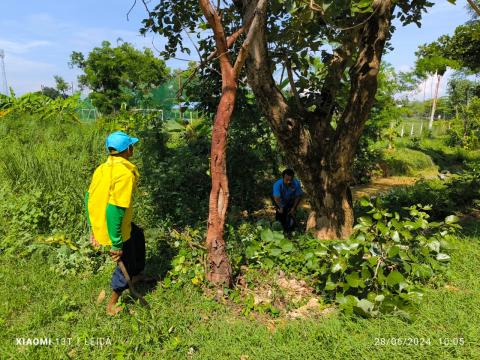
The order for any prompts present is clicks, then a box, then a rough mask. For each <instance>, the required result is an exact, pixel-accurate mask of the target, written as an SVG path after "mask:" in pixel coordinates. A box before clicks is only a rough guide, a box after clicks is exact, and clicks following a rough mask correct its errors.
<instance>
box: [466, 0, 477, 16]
mask: <svg viewBox="0 0 480 360" xmlns="http://www.w3.org/2000/svg"><path fill="white" fill-rule="evenodd" d="M467 2H468V3H469V4H470V6H471V7H472V9H473V10H474V11H475V12H476V13H477V15H478V16H480V7H478V5H477V4H476V3H475V1H473V0H467Z"/></svg>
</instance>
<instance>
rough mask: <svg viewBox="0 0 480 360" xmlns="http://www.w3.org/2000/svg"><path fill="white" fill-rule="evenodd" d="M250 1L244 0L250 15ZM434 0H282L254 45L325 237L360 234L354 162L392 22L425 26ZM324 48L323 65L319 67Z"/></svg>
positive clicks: (266, 99)
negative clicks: (281, 78) (281, 72)
mask: <svg viewBox="0 0 480 360" xmlns="http://www.w3.org/2000/svg"><path fill="white" fill-rule="evenodd" d="M250 2H251V0H243V1H242V2H241V3H242V4H241V5H242V7H241V9H240V11H241V12H242V14H243V16H244V19H247V18H248V17H249V9H250V8H251V5H250ZM432 5H433V4H432V3H430V2H428V1H390V0H384V1H379V0H375V1H364V0H360V1H320V0H317V1H313V0H308V1H303V2H299V1H274V2H272V4H271V6H270V12H269V16H268V17H267V18H266V19H264V23H263V24H262V26H261V27H260V28H261V30H262V31H261V32H260V33H259V34H258V35H257V36H256V37H255V41H254V42H253V43H252V44H251V47H250V54H251V56H250V58H249V59H248V60H247V77H248V83H249V84H250V86H251V88H252V90H253V92H254V94H255V97H256V100H257V102H258V104H259V107H260V108H261V109H262V111H263V114H264V115H265V117H266V118H267V120H268V122H269V124H270V126H271V128H272V130H273V132H274V133H275V136H276V138H277V140H278V143H279V145H280V146H281V148H282V149H283V151H284V152H285V154H286V157H287V159H288V161H289V165H290V166H293V167H294V168H295V169H296V170H297V172H298V174H299V177H300V178H301V180H302V183H303V185H304V188H305V189H306V190H307V193H308V196H309V199H310V203H311V206H312V210H313V211H312V213H311V214H310V217H309V220H308V224H307V227H308V229H312V230H313V231H314V232H315V234H316V236H317V237H318V238H320V239H339V238H340V239H344V238H347V237H348V236H349V235H350V234H351V232H352V227H353V223H354V218H353V209H352V196H351V192H350V188H349V185H350V183H351V180H352V169H351V168H352V161H353V158H354V155H355V152H356V149H357V145H358V143H359V140H360V137H361V134H362V131H363V128H364V125H365V123H366V121H367V119H368V116H369V112H370V110H371V108H372V106H373V104H374V99H375V93H376V90H377V85H378V83H377V76H378V73H379V69H380V64H381V59H382V55H383V53H384V51H385V45H386V44H387V41H388V39H389V37H390V35H391V33H392V31H393V30H394V27H393V26H392V20H393V19H394V18H395V17H396V18H398V19H399V20H400V21H401V22H402V23H403V24H404V25H406V24H409V23H416V24H417V25H419V24H420V21H421V16H422V13H423V11H424V10H425V9H426V8H428V7H429V6H432ZM319 54H320V55H321V59H322V62H323V66H322V67H320V71H317V72H314V71H312V66H311V64H312V61H313V59H314V58H317V57H318V55H319ZM274 64H277V66H275V65H274ZM278 64H280V67H282V66H283V67H284V68H285V69H286V71H287V72H288V73H289V74H291V76H289V78H290V92H289V93H288V94H287V93H285V92H282V91H281V90H280V89H279V86H278V85H277V83H276V78H275V76H274V72H275V71H276V70H277V69H278V68H279V66H278Z"/></svg>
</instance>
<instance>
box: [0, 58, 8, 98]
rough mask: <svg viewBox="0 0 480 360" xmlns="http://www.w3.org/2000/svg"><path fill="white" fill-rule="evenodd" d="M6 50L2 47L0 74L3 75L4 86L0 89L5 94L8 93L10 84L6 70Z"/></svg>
mask: <svg viewBox="0 0 480 360" xmlns="http://www.w3.org/2000/svg"><path fill="white" fill-rule="evenodd" d="M4 59H5V51H3V49H0V76H1V77H2V87H1V88H0V91H1V92H2V93H3V94H5V95H7V96H8V95H9V94H8V84H7V73H6V71H5V61H4Z"/></svg>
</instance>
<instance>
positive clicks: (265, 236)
mask: <svg viewBox="0 0 480 360" xmlns="http://www.w3.org/2000/svg"><path fill="white" fill-rule="evenodd" d="M260 238H261V239H262V240H263V241H266V242H270V241H273V240H274V237H273V232H272V230H270V229H264V230H262V232H261V233H260Z"/></svg>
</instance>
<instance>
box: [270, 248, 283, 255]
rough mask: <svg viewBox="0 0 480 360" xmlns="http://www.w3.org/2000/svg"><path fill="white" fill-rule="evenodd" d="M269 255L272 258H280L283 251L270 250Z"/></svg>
mask: <svg viewBox="0 0 480 360" xmlns="http://www.w3.org/2000/svg"><path fill="white" fill-rule="evenodd" d="M269 253H270V255H272V256H279V255H280V254H281V253H282V249H278V248H273V249H270V251H269Z"/></svg>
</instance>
